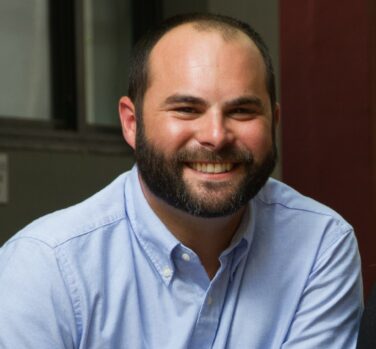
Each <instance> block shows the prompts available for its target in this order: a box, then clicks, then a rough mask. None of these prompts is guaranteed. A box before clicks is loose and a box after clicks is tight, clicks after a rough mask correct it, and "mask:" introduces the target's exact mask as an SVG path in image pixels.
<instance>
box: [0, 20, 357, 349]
mask: <svg viewBox="0 0 376 349" xmlns="http://www.w3.org/2000/svg"><path fill="white" fill-rule="evenodd" d="M119 110H120V118H121V123H122V129H123V134H124V138H125V140H126V141H127V142H128V144H129V145H130V146H131V147H132V148H133V149H134V150H135V156H136V161H137V167H134V168H133V169H132V170H131V171H130V172H128V173H126V174H124V175H122V176H120V177H119V178H118V179H116V180H115V181H114V182H113V183H112V184H110V185H109V186H108V187H106V188H105V189H104V190H102V191H101V192H99V193H97V194H96V195H94V196H93V197H92V198H90V199H88V200H86V201H85V202H83V203H81V204H79V205H76V206H74V207H72V208H68V209H66V210H62V211H59V212H57V213H53V214H52V215H49V216H47V217H44V218H41V219H39V220H37V221H36V222H34V223H32V224H31V225H30V226H28V227H26V228H25V229H24V230H23V231H21V232H20V233H18V234H17V235H16V236H15V237H14V238H13V239H11V240H10V241H9V242H8V243H7V244H6V245H5V246H4V247H3V249H2V252H1V255H0V283H1V290H0V309H1V314H0V328H1V331H0V347H2V348H38V349H43V348H46V349H47V348H49V349H50V348H132V349H133V348H164V349H165V348H173V349H176V348H197V349H202V348H252V349H269V348H284V349H287V348H304V349H309V348H315V349H316V348H333V349H338V348H354V347H355V343H356V333H357V327H358V320H359V316H360V312H361V298H362V291H361V281H360V266H359V256H358V250H357V244H356V240H355V237H354V234H353V230H352V228H351V227H350V226H349V225H348V223H346V222H345V221H344V220H343V219H342V218H341V217H340V216H339V215H338V214H336V213H335V212H333V211H332V210H330V209H329V208H327V207H325V206H323V205H321V204H319V203H317V202H315V201H313V200H311V199H308V198H306V197H303V196H301V195H300V194H298V193H297V192H295V191H294V190H293V189H291V188H289V187H288V186H286V185H284V184H282V183H280V182H278V181H275V180H272V179H268V178H269V176H270V174H271V172H272V170H273V167H274V164H275V161H276V146H275V127H276V124H277V123H278V120H279V113H280V112H279V106H278V105H277V104H276V101H275V87H274V75H273V68H272V65H271V60H270V57H269V54H268V51H267V49H266V46H265V44H264V43H263V41H262V39H261V38H260V37H259V35H258V34H257V33H255V32H254V31H253V30H252V29H251V28H250V27H249V26H248V25H246V24H244V23H241V22H238V21H236V20H234V19H231V18H227V17H222V16H215V15H183V16H178V17H175V18H173V19H170V20H168V21H166V22H165V23H163V24H162V25H161V26H160V27H159V28H158V29H157V30H155V31H154V32H152V33H151V34H149V35H148V36H147V37H146V38H145V39H144V40H143V41H141V43H140V44H139V45H138V47H137V49H136V52H135V55H134V60H133V65H132V68H131V74H130V87H129V97H123V98H121V100H120V106H119ZM302 117H303V116H302Z"/></svg>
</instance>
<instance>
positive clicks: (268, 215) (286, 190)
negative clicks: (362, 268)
mask: <svg viewBox="0 0 376 349" xmlns="http://www.w3.org/2000/svg"><path fill="white" fill-rule="evenodd" d="M253 206H254V208H255V215H256V221H257V222H256V226H257V228H258V229H259V230H260V231H263V232H267V233H263V234H265V235H267V236H268V239H269V240H270V239H273V238H274V237H277V238H278V239H280V240H282V242H283V243H285V242H286V244H288V245H289V246H291V245H293V243H292V242H295V243H296V245H295V248H297V249H302V248H303V249H304V248H306V249H311V250H312V251H317V254H316V257H317V258H319V257H320V256H323V255H324V254H326V252H327V251H330V250H334V249H335V247H336V246H342V247H343V249H353V250H356V249H357V241H356V237H355V234H354V231H353V228H352V226H351V225H350V224H349V223H348V222H347V221H346V220H345V219H344V218H343V217H342V216H341V215H340V214H338V213H337V212H335V211H334V210H333V209H331V208H329V207H327V206H326V205H324V204H321V203H319V202H317V201H316V200H313V199H311V198H309V197H306V196H304V195H302V194H300V193H299V192H297V191H296V190H294V189H293V188H291V187H289V186H288V185H286V184H284V183H281V182H279V181H277V180H275V179H269V180H268V182H267V183H266V185H265V186H264V187H263V188H262V190H261V191H260V192H259V194H258V195H257V196H256V197H255V199H254V205H253ZM345 241H346V243H345ZM289 246H286V248H288V247H289Z"/></svg>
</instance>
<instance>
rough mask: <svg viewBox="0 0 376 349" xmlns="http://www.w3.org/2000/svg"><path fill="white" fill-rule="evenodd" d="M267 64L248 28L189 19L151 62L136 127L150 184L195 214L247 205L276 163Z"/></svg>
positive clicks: (158, 193)
mask: <svg viewBox="0 0 376 349" xmlns="http://www.w3.org/2000/svg"><path fill="white" fill-rule="evenodd" d="M265 74H266V73H265V66H264V63H263V60H262V57H261V54H260V53H259V51H258V49H257V48H256V46H255V45H254V44H253V43H252V42H251V41H250V40H249V39H248V38H247V37H246V36H245V35H244V34H242V33H237V34H236V35H235V36H234V37H233V38H231V39H230V40H227V41H225V40H224V39H223V37H222V36H221V34H219V33H218V32H216V31H204V32H203V31H197V30H195V29H194V28H192V26H191V25H183V26H180V27H178V28H175V29H174V30H172V31H171V32H169V33H167V34H166V35H165V36H164V37H163V38H162V39H161V40H160V41H159V42H158V43H157V45H156V46H155V47H154V49H153V51H152V52H151V56H150V61H149V87H148V89H147V91H146V93H145V96H144V105H143V115H142V123H140V122H139V124H138V125H137V136H136V147H135V148H136V149H135V150H136V160H137V164H138V167H139V171H140V175H141V178H142V180H143V181H144V183H145V184H146V186H147V187H148V189H149V190H150V191H151V192H152V193H153V194H155V195H156V196H157V197H159V198H161V199H163V200H164V201H165V202H167V203H168V204H170V205H172V206H173V207H176V208H179V209H181V210H183V211H186V212H188V213H190V214H192V215H195V216H201V217H218V216H224V215H228V214H232V213H234V212H236V211H237V210H239V209H240V208H241V207H242V206H244V205H245V204H246V203H247V202H248V200H249V199H250V198H252V197H253V196H254V195H255V194H256V193H257V192H258V191H259V189H260V188H261V187H262V185H263V184H264V183H265V181H266V180H267V178H268V177H269V175H270V173H271V171H272V170H273V168H274V165H275V160H276V149H275V144H274V140H273V139H272V127H273V122H272V111H271V106H270V101H269V96H268V92H267V89H266V77H265Z"/></svg>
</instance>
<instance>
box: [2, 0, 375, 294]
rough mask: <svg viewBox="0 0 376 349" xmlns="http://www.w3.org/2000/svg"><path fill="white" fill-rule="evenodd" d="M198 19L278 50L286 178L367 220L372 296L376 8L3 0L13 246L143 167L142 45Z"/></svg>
mask: <svg viewBox="0 0 376 349" xmlns="http://www.w3.org/2000/svg"><path fill="white" fill-rule="evenodd" d="M193 11H201V12H202V11H203V12H214V13H221V14H226V15H230V16H234V17H237V18H239V19H241V20H244V21H246V22H248V23H250V24H251V25H252V26H253V27H254V28H255V29H256V30H257V31H258V32H260V34H261V35H262V36H263V38H264V39H265V41H266V42H267V44H268V46H269V49H270V52H271V55H272V57H273V61H274V65H275V71H276V77H277V85H278V96H279V98H278V99H279V101H280V103H281V106H282V122H281V125H280V129H279V137H278V138H279V139H278V143H279V149H280V161H279V164H278V167H277V169H276V171H275V173H274V177H276V178H278V179H281V180H283V181H284V182H286V183H287V184H289V185H291V186H293V187H294V188H296V189H297V190H299V191H301V192H302V193H303V194H305V195H308V196H311V197H313V198H314V199H317V200H319V201H321V202H323V203H324V204H327V205H328V206H330V207H332V208H334V209H335V210H336V211H338V212H339V213H340V214H341V215H343V216H344V217H345V218H346V219H347V220H348V221H349V222H350V223H351V224H352V225H353V226H354V228H355V231H356V235H357V238H358V241H359V246H360V250H361V255H362V263H363V275H364V285H365V293H366V295H367V294H368V292H369V289H370V287H371V285H372V283H373V282H376V237H375V236H376V2H375V1H373V0H359V1H357V2H354V1H350V0H342V1H332V2H329V1H327V0H306V1H300V0H283V1H282V0H281V1H278V0H263V1H259V0H232V1H225V0H190V1H185V0H179V1H176V0H149V1H148V0H76V1H74V0H27V1H25V0H0V47H1V49H0V245H1V244H2V243H4V242H5V241H6V240H7V239H9V237H11V236H12V235H13V234H14V233H16V232H17V231H18V230H19V229H20V228H22V227H23V226H24V225H26V224H27V223H29V222H31V221H32V220H34V219H35V218H37V217H39V216H41V215H43V214H46V213H48V212H51V211H54V210H56V209H60V208H63V207H66V206H68V205H72V204H74V203H77V202H79V201H81V200H83V199H85V198H86V197H88V196H90V195H91V194H93V193H95V192H96V191H97V190H99V189H100V188H102V187H103V186H105V185H106V184H107V183H109V182H110V181H111V180H112V179H114V178H115V177H116V176H118V175H119V174H120V173H122V172H123V171H125V170H127V169H129V168H130V167H131V166H132V164H133V157H132V151H131V150H130V148H129V147H128V146H127V145H126V144H125V142H124V141H123V140H122V136H121V131H120V125H119V121H118V113H117V103H118V100H119V97H120V96H122V95H125V94H126V90H127V74H128V61H129V55H130V51H131V49H132V46H133V44H134V43H135V41H136V40H137V39H138V38H139V37H140V35H142V33H144V32H145V31H146V30H147V29H148V28H150V27H152V26H153V25H154V24H155V23H158V22H159V21H160V20H161V19H163V18H166V17H169V16H171V15H174V14H177V13H182V12H193ZM51 233H53V232H51Z"/></svg>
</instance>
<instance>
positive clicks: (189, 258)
mask: <svg viewBox="0 0 376 349" xmlns="http://www.w3.org/2000/svg"><path fill="white" fill-rule="evenodd" d="M181 258H183V260H185V261H186V262H189V261H190V260H191V256H190V255H189V254H188V253H183V254H182V255H181Z"/></svg>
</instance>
